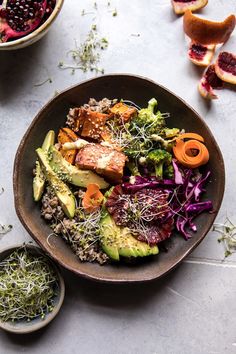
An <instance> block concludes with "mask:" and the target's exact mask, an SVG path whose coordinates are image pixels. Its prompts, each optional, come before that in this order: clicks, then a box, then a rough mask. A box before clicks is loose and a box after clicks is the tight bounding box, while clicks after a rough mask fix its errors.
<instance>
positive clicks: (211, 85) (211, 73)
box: [198, 64, 223, 100]
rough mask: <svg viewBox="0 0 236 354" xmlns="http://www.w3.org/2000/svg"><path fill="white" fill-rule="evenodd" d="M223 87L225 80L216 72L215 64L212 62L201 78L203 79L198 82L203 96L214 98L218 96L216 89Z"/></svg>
mask: <svg viewBox="0 0 236 354" xmlns="http://www.w3.org/2000/svg"><path fill="white" fill-rule="evenodd" d="M222 87H223V82H222V80H221V79H219V78H218V76H217V75H216V73H215V65H214V64H211V65H210V66H209V67H208V68H207V70H206V72H205V73H204V75H203V77H202V78H201V81H200V82H199V84H198V90H199V92H200V94H201V96H202V97H204V98H206V99H209V100H214V99H217V98H218V96H217V95H216V94H215V92H214V89H220V88H222Z"/></svg>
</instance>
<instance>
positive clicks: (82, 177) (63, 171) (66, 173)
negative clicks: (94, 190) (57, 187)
mask: <svg viewBox="0 0 236 354" xmlns="http://www.w3.org/2000/svg"><path fill="white" fill-rule="evenodd" d="M49 156H50V161H49V163H50V166H51V167H52V169H53V171H54V172H56V173H57V174H58V176H59V177H60V176H61V177H62V179H63V180H64V181H66V182H69V183H71V184H74V185H75V186H79V187H87V185H88V184H89V183H96V184H97V185H98V186H99V188H100V189H105V188H107V187H109V184H108V183H107V182H106V181H105V180H104V179H103V178H102V177H100V176H98V175H97V174H96V173H94V172H92V171H89V170H80V169H78V168H77V167H76V166H73V165H71V164H70V163H69V162H67V161H66V160H65V159H64V158H63V156H62V154H61V153H60V151H58V150H57V149H56V148H55V147H54V146H50V149H49Z"/></svg>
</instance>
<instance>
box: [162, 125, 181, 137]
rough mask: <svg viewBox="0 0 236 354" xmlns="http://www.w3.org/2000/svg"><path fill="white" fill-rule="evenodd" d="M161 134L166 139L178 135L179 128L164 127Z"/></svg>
mask: <svg viewBox="0 0 236 354" xmlns="http://www.w3.org/2000/svg"><path fill="white" fill-rule="evenodd" d="M162 134H163V135H164V137H165V138H167V139H169V138H174V137H175V136H177V135H179V129H178V128H164V129H163V131H162Z"/></svg>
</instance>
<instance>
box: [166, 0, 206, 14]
mask: <svg viewBox="0 0 236 354" xmlns="http://www.w3.org/2000/svg"><path fill="white" fill-rule="evenodd" d="M171 3H172V6H173V9H174V12H175V13H176V14H177V15H182V14H184V13H185V11H186V10H191V11H196V10H199V9H201V8H203V7H204V6H206V5H207V3H208V0H171Z"/></svg>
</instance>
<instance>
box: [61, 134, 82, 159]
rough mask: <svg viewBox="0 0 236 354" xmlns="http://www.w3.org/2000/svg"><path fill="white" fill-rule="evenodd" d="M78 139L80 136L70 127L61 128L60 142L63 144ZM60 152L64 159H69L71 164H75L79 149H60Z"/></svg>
mask: <svg viewBox="0 0 236 354" xmlns="http://www.w3.org/2000/svg"><path fill="white" fill-rule="evenodd" d="M77 139H78V136H77V135H76V134H75V133H74V132H73V130H71V129H70V128H61V129H60V130H59V133H58V142H59V143H60V144H61V145H63V144H65V143H68V142H72V141H76V140H77ZM60 152H61V154H62V156H63V157H64V159H66V161H68V162H69V163H71V164H74V162H75V157H76V154H77V150H75V149H72V150H67V151H64V150H62V149H60Z"/></svg>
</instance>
